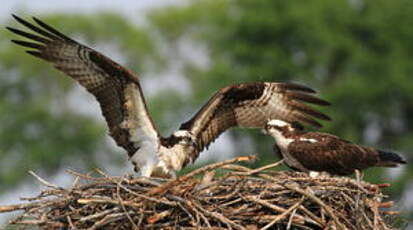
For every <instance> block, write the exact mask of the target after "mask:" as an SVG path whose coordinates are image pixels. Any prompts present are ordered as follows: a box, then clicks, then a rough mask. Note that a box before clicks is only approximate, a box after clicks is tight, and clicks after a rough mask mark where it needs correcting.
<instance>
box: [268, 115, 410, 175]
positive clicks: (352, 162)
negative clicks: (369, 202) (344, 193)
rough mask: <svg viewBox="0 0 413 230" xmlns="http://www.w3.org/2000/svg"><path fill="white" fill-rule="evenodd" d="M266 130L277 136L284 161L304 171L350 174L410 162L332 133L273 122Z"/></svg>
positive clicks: (277, 146)
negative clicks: (305, 130) (375, 167)
mask: <svg viewBox="0 0 413 230" xmlns="http://www.w3.org/2000/svg"><path fill="white" fill-rule="evenodd" d="M265 131H266V132H267V133H268V134H269V135H271V136H272V137H274V139H275V142H276V145H275V146H274V150H275V151H276V152H277V153H278V154H279V155H280V157H281V158H283V159H284V162H285V163H286V164H287V165H288V166H289V167H290V168H293V169H295V170H299V171H303V172H311V171H316V172H320V171H325V172H328V173H331V174H336V175H349V174H352V173H354V171H355V170H356V169H357V170H363V169H366V168H369V167H374V166H379V167H397V166H398V165H399V164H405V163H406V161H405V160H403V159H402V158H401V157H400V156H399V155H397V154H396V153H392V152H388V151H382V150H378V149H374V148H371V147H364V146H360V145H356V144H353V143H351V142H349V141H346V140H343V139H340V138H339V137H337V136H334V135H331V134H328V133H319V132H304V131H303V130H302V127H300V126H299V125H298V126H295V125H294V123H293V124H291V123H288V122H285V121H282V120H271V121H269V122H268V124H267V126H266V127H265Z"/></svg>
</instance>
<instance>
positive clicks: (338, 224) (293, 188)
mask: <svg viewBox="0 0 413 230" xmlns="http://www.w3.org/2000/svg"><path fill="white" fill-rule="evenodd" d="M283 186H284V187H286V188H288V189H290V190H293V191H294V192H297V193H300V194H302V195H304V196H307V197H308V198H310V199H311V200H313V201H314V202H316V203H317V204H318V205H320V206H321V207H323V209H324V210H325V211H326V212H327V213H328V215H329V216H330V217H331V218H333V220H334V222H335V224H336V225H337V226H338V228H339V229H342V230H345V229H347V228H346V227H345V226H344V225H342V224H341V222H340V221H339V220H338V218H337V216H336V215H335V214H334V213H333V211H332V210H331V208H330V207H329V206H327V205H325V204H324V202H323V201H321V200H320V199H319V198H318V197H316V196H314V195H313V194H311V193H309V192H306V191H304V190H302V189H300V188H298V187H296V186H291V185H288V184H284V185H283Z"/></svg>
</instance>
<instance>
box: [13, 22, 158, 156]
mask: <svg viewBox="0 0 413 230" xmlns="http://www.w3.org/2000/svg"><path fill="white" fill-rule="evenodd" d="M13 17H14V18H15V19H16V20H17V21H18V22H19V23H21V24H22V25H24V26H25V27H27V28H28V29H30V30H31V31H32V32H34V33H29V32H25V31H22V30H19V29H15V28H10V27H7V29H8V30H10V31H11V32H13V33H15V34H17V35H20V36H22V37H24V38H26V39H28V41H22V40H12V42H14V43H16V44H18V45H21V46H23V47H27V48H30V50H28V51H26V52H27V53H29V54H31V55H34V56H36V57H38V58H41V59H43V60H46V61H48V62H51V63H53V65H54V66H55V67H56V68H57V69H59V70H60V71H62V72H64V73H65V74H67V75H69V76H70V77H72V78H73V79H74V80H76V81H77V82H79V83H80V84H81V85H82V86H83V87H85V88H86V89H87V90H88V91H89V92H90V93H91V94H93V95H94V96H95V97H96V99H97V101H98V102H99V104H100V107H101V109H102V114H103V116H104V117H105V119H106V122H107V124H108V126H109V130H110V135H111V136H112V137H113V138H114V140H115V141H116V143H117V144H118V145H119V146H121V147H123V148H125V149H126V150H127V151H128V153H129V155H131V154H133V153H135V152H136V150H137V149H139V146H138V145H137V144H136V143H133V142H132V141H131V140H130V139H131V135H132V134H131V132H130V130H131V128H136V127H138V126H139V127H140V126H146V127H147V129H145V130H144V131H146V133H145V134H146V135H149V136H150V137H151V138H152V139H154V140H155V139H158V132H157V131H156V129H155V126H154V124H153V122H152V120H151V117H150V116H149V114H148V113H147V109H146V104H145V99H144V96H143V94H142V90H141V87H140V84H139V80H138V78H137V77H136V76H135V75H134V74H133V73H132V72H131V71H129V70H128V69H126V68H124V67H122V66H120V65H119V64H117V63H115V62H114V61H112V60H111V59H109V58H107V57H105V56H104V55H102V54H100V53H99V52H97V51H95V50H93V49H91V48H88V47H86V46H84V45H82V44H79V43H78V42H76V41H74V40H72V39H71V38H69V37H67V36H66V35H64V34H62V33H60V32H59V31H57V30H55V29H54V28H52V27H50V26H49V25H47V24H45V23H44V22H42V21H40V20H39V19H36V18H33V19H34V21H35V22H36V23H37V25H34V24H31V23H29V22H27V21H25V20H23V19H21V18H19V17H17V16H15V15H13ZM131 100H137V101H134V103H132V101H131ZM136 114H143V115H144V116H136ZM133 124H135V127H134V125H133Z"/></svg>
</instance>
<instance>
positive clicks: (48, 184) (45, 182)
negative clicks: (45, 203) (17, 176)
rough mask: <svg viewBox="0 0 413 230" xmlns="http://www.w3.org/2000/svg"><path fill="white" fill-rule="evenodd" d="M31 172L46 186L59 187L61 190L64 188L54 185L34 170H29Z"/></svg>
mask: <svg viewBox="0 0 413 230" xmlns="http://www.w3.org/2000/svg"><path fill="white" fill-rule="evenodd" d="M29 174H30V175H32V176H34V177H35V178H36V179H37V180H38V181H39V182H40V183H41V184H43V185H44V186H46V187H49V188H54V189H59V190H64V189H63V188H62V187H59V186H57V185H54V184H52V183H50V182H47V181H46V180H45V179H43V178H41V177H40V176H38V175H37V174H36V173H34V172H33V171H31V170H30V171H29Z"/></svg>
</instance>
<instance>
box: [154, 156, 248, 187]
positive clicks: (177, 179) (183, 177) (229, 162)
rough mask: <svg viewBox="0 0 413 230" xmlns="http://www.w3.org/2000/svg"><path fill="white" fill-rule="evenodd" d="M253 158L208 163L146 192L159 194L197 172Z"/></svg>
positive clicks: (245, 157) (243, 157)
mask: <svg viewBox="0 0 413 230" xmlns="http://www.w3.org/2000/svg"><path fill="white" fill-rule="evenodd" d="M254 159H255V156H242V157H237V158H234V159H230V160H226V161H223V162H219V163H215V164H210V165H206V166H204V167H202V168H199V169H196V170H194V171H192V172H190V173H188V174H186V175H184V176H181V177H178V178H176V179H175V180H171V181H169V182H167V183H165V184H163V185H162V186H159V187H156V188H154V189H152V190H151V191H149V192H148V195H154V194H161V193H163V192H165V191H166V190H168V189H169V188H171V187H173V186H175V185H176V184H179V183H182V182H183V181H186V180H188V179H189V178H192V177H194V176H195V175H197V174H200V173H203V172H206V171H210V170H213V169H216V168H220V167H222V166H224V165H227V164H233V163H235V162H241V161H253V160H254Z"/></svg>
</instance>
